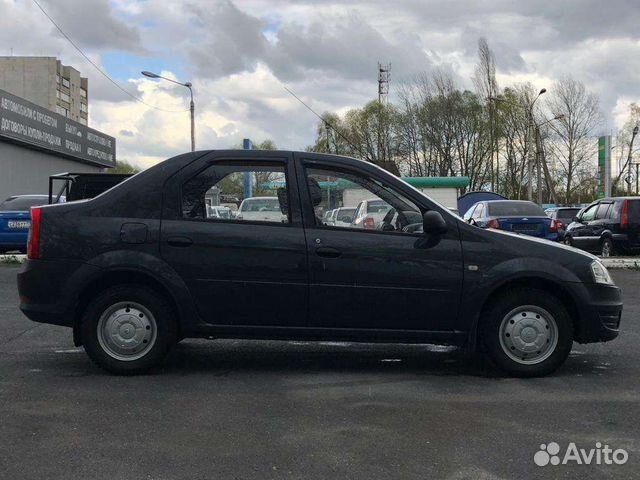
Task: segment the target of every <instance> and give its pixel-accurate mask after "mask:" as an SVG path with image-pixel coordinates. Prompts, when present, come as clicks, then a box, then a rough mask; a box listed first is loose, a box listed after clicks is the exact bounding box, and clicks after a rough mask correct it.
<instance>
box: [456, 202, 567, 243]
mask: <svg viewBox="0 0 640 480" xmlns="http://www.w3.org/2000/svg"><path fill="white" fill-rule="evenodd" d="M463 218H464V220H465V221H466V222H467V223H470V224H472V225H476V226H478V227H480V228H494V229H499V230H506V231H508V232H514V233H520V234H523V235H530V236H532V237H539V238H544V239H547V240H551V241H557V240H558V226H559V222H558V221H557V220H551V219H550V218H549V217H548V216H547V215H545V213H544V210H543V209H542V207H540V206H539V205H537V204H535V203H533V202H528V201H525V200H488V201H485V202H478V203H476V204H475V205H473V206H471V208H469V210H467V212H466V213H465V214H464V217H463Z"/></svg>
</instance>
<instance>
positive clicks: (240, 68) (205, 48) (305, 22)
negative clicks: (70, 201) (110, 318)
mask: <svg viewBox="0 0 640 480" xmlns="http://www.w3.org/2000/svg"><path fill="white" fill-rule="evenodd" d="M45 6H46V8H48V9H50V10H51V12H50V13H51V14H52V16H54V17H56V16H60V18H61V19H62V20H61V25H62V26H63V28H65V30H68V33H69V34H70V35H71V36H72V38H74V39H75V40H76V41H77V42H78V43H79V44H80V45H81V46H82V47H83V49H84V50H85V51H86V52H87V54H89V55H90V56H91V58H92V59H93V60H94V61H96V62H97V63H100V62H101V59H102V58H104V55H105V54H111V56H113V54H114V53H115V54H118V53H119V52H127V53H128V56H127V57H124V56H123V57H122V58H123V59H125V60H123V61H127V62H130V64H128V65H127V66H129V67H130V69H129V70H130V72H128V73H127V75H126V76H127V77H131V78H129V80H128V81H122V82H121V83H122V85H123V86H124V88H126V89H128V90H130V91H132V92H137V94H138V95H140V96H141V98H142V99H143V100H144V101H145V102H147V103H149V104H151V105H156V106H158V107H161V108H163V109H169V110H185V109H187V108H188V92H187V91H186V90H185V89H184V88H182V87H179V86H175V85H172V84H170V83H167V82H158V81H153V80H150V79H146V78H139V77H138V74H137V72H138V71H139V70H142V69H146V66H145V65H147V63H149V64H152V65H153V68H154V69H156V68H157V69H158V70H163V69H164V70H165V73H166V74H167V75H175V76H176V77H179V78H180V79H181V80H182V81H185V80H190V81H192V82H193V85H194V92H195V98H196V115H197V120H196V124H197V135H196V141H197V144H198V147H199V148H226V147H230V146H233V145H237V144H239V143H240V142H241V140H242V138H243V137H251V138H253V139H254V140H256V141H260V140H262V139H264V138H272V139H273V140H274V141H275V143H276V144H277V145H278V146H279V147H282V148H290V149H298V148H304V147H305V146H306V145H308V144H310V143H312V141H313V137H314V134H315V129H316V124H317V119H316V118H315V116H314V115H313V114H312V113H311V112H309V111H308V110H307V109H305V107H303V106H302V105H300V103H298V102H297V100H295V99H294V98H292V97H291V96H290V95H289V94H288V93H287V92H286V91H285V90H284V88H283V84H286V85H287V86H289V87H290V88H292V89H293V91H295V92H296V93H297V94H298V95H299V96H301V97H302V98H303V99H304V100H305V101H306V102H308V103H310V104H311V106H312V107H313V108H314V109H315V110H316V111H317V112H318V113H322V112H323V111H326V110H332V111H339V112H344V111H346V110H347V109H348V108H350V107H352V106H356V105H361V104H363V103H364V102H366V101H367V100H369V99H372V98H375V96H376V91H377V85H376V64H377V62H378V61H381V62H383V63H386V62H391V63H392V80H391V87H392V91H393V88H394V86H397V85H399V84H400V83H401V82H402V80H404V79H407V78H409V77H411V76H412V75H413V74H415V73H416V72H419V71H425V70H430V69H432V68H434V67H439V68H445V69H449V70H451V71H453V72H454V73H455V74H456V76H457V77H458V78H459V79H460V82H461V84H462V86H464V87H466V88H472V82H471V75H472V73H473V67H474V64H475V62H476V48H477V40H478V37H480V36H485V37H486V38H487V39H488V41H489V44H490V46H491V47H492V49H493V50H494V52H495V55H496V59H497V66H498V80H499V83H500V85H501V86H503V87H504V86H508V85H511V84H514V83H517V82H523V81H528V82H531V83H532V84H533V85H534V86H536V87H546V88H547V89H549V88H551V86H552V85H553V82H554V81H555V80H557V79H558V78H560V77H562V76H564V75H566V74H570V75H572V76H574V77H575V78H576V79H577V80H580V81H582V82H584V83H585V84H586V85H587V87H588V88H589V89H591V90H593V91H594V92H596V93H597V94H598V95H599V96H600V99H601V105H602V108H603V113H604V114H605V118H606V119H607V123H606V124H605V126H604V127H603V128H604V129H611V128H614V127H615V126H616V125H620V124H621V123H622V122H624V120H625V114H626V112H625V110H626V105H628V103H629V102H631V101H638V100H640V93H639V92H640V91H639V89H638V85H640V56H639V55H637V52H638V51H639V47H640V36H639V35H638V30H637V25H638V24H640V9H638V8H637V6H636V5H634V2H628V1H624V0H609V2H608V3H607V4H606V5H602V3H601V2H596V1H595V0H581V1H579V0H566V1H563V2H552V3H550V2H545V3H542V2H520V1H516V0H494V1H474V2H453V1H448V0H398V1H395V2H389V1H382V0H368V1H366V2H365V1H353V2H352V1H349V2H347V1H338V0H333V1H328V0H304V1H300V2H290V1H285V0H235V1H231V0H188V1H185V0H147V1H134V0H83V2H72V1H71V0H61V1H60V2H57V1H56V2H54V1H53V0H50V1H46V3H45ZM100 19H102V21H100ZM0 45H3V46H4V47H0V54H7V55H8V54H9V51H10V48H11V47H13V48H14V54H16V55H52V56H58V57H59V58H61V59H62V60H63V62H64V63H66V64H71V65H74V66H75V67H76V68H78V69H79V70H80V71H81V72H82V73H83V75H87V76H88V77H89V82H90V83H89V84H90V87H89V90H90V102H91V103H90V121H91V124H92V126H94V127H96V128H98V129H101V130H104V131H105V132H107V133H110V134H112V135H116V136H117V137H118V156H119V157H120V158H123V159H126V160H130V161H133V162H135V163H138V164H140V165H149V164H151V163H154V162H156V161H159V160H161V159H163V158H166V157H168V156H171V155H173V154H176V153H179V152H182V151H185V150H188V149H189V146H190V144H189V115H188V112H186V111H183V112H180V113H169V112H164V111H160V110H156V109H152V108H149V107H147V106H145V105H143V104H140V103H138V102H135V101H132V100H131V99H130V98H128V97H127V96H126V95H124V94H122V92H120V91H119V90H117V89H116V88H115V87H114V86H113V85H112V84H110V83H109V82H108V81H107V80H106V79H104V78H103V77H102V76H101V75H100V74H99V73H98V72H96V71H95V69H93V67H91V66H89V65H88V64H87V63H86V61H85V60H84V59H82V57H80V56H79V55H78V53H77V52H76V51H75V50H74V49H73V47H71V46H70V45H69V44H68V42H67V41H66V40H64V39H63V38H61V37H60V35H58V34H56V33H55V32H54V30H53V27H52V26H51V24H50V23H49V22H48V20H47V19H46V18H45V17H44V16H43V15H42V14H41V13H40V12H39V11H38V10H37V9H36V8H35V6H33V4H32V3H31V2H14V1H11V0H0ZM2 48H4V50H5V52H3V51H2ZM163 63H166V65H164V68H163ZM158 65H159V66H160V67H159V68H158ZM111 73H113V72H111ZM119 74H120V78H122V72H119ZM119 132H126V133H122V134H121V133H119Z"/></svg>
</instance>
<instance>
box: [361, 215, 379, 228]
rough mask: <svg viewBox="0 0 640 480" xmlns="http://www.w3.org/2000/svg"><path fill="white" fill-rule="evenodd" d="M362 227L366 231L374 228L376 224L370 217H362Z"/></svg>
mask: <svg viewBox="0 0 640 480" xmlns="http://www.w3.org/2000/svg"><path fill="white" fill-rule="evenodd" d="M362 226H363V227H364V228H367V229H374V228H376V222H375V221H374V220H373V218H372V217H364V220H363V221H362Z"/></svg>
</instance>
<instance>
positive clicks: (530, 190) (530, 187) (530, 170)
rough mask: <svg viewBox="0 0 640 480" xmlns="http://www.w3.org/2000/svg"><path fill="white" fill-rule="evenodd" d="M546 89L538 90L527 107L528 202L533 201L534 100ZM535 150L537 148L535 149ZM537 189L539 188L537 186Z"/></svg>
mask: <svg viewBox="0 0 640 480" xmlns="http://www.w3.org/2000/svg"><path fill="white" fill-rule="evenodd" d="M546 91H547V89H546V88H543V89H541V90H540V92H538V95H537V96H536V98H534V99H533V102H531V105H529V128H528V130H529V135H528V138H527V140H528V144H529V148H528V149H527V153H528V157H529V158H528V159H527V176H528V177H529V184H528V185H527V197H528V198H529V201H530V202H532V201H533V148H532V145H533V143H534V142H533V141H532V140H534V135H535V122H534V121H533V106H534V105H535V103H536V100H538V98H540V95H542V94H544V93H546ZM536 150H537V147H536ZM538 188H540V186H538Z"/></svg>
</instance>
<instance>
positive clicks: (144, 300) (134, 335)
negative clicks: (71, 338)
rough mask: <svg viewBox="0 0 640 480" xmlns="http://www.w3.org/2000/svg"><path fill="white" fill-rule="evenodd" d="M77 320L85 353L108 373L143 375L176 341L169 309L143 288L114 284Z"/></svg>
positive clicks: (141, 286)
mask: <svg viewBox="0 0 640 480" xmlns="http://www.w3.org/2000/svg"><path fill="white" fill-rule="evenodd" d="M81 321H82V324H81V331H82V343H83V345H84V348H85V350H86V352H87V354H88V355H89V357H90V358H91V359H92V360H93V361H94V362H95V363H97V364H98V365H99V366H101V367H102V368H104V369H105V370H107V371H109V372H111V373H116V374H121V375H134V374H139V373H144V372H146V371H147V370H149V369H150V368H152V367H155V366H157V365H158V364H160V362H162V360H163V359H164V357H165V356H166V354H167V352H168V351H169V349H170V348H171V346H172V345H174V344H175V342H176V324H175V319H174V318H173V314H172V308H171V307H170V305H168V304H167V302H166V301H165V300H164V299H163V298H162V296H160V295H158V294H157V293H156V292H155V291H154V290H152V289H150V288H148V287H145V286H143V285H134V284H131V285H118V286H114V287H111V288H109V289H107V290H105V291H104V292H101V293H100V294H99V295H97V296H96V297H95V298H94V299H93V300H92V301H91V302H90V303H89V305H88V306H87V308H86V310H85V312H84V315H83V317H82V320H81Z"/></svg>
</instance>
